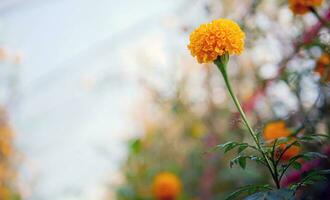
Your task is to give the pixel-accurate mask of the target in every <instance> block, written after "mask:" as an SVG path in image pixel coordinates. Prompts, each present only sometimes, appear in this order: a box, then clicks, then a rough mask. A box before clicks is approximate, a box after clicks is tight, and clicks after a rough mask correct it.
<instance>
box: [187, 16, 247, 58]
mask: <svg viewBox="0 0 330 200" xmlns="http://www.w3.org/2000/svg"><path fill="white" fill-rule="evenodd" d="M244 38H245V34H244V32H243V31H242V30H241V28H240V27H239V26H238V25H237V24H236V23H235V22H234V21H232V20H229V19H217V20H214V21H212V22H211V23H208V24H202V25H201V26H200V27H198V28H197V29H196V30H195V31H193V32H192V33H191V35H190V44H189V45H188V49H189V50H190V52H191V55H192V56H194V57H196V58H197V60H198V62H199V63H209V62H212V61H214V60H216V59H217V57H218V56H221V55H224V54H226V53H228V54H240V53H242V51H243V50H244Z"/></svg>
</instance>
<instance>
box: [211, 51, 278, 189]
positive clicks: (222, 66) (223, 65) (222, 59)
mask: <svg viewBox="0 0 330 200" xmlns="http://www.w3.org/2000/svg"><path fill="white" fill-rule="evenodd" d="M228 61H229V54H228V53H226V54H224V55H222V56H219V57H218V58H217V59H216V60H215V61H214V64H215V65H217V67H218V69H219V70H220V72H221V74H222V76H223V78H224V81H225V84H226V87H227V90H228V92H229V95H230V96H231V98H232V100H233V102H234V104H235V106H236V108H237V110H238V112H239V113H240V115H241V117H242V119H243V122H244V124H245V125H246V127H247V129H248V131H249V133H250V135H251V137H252V138H253V140H254V142H255V144H256V145H257V148H258V149H259V152H260V153H261V154H262V157H263V158H264V159H265V161H266V165H267V168H268V169H269V171H270V174H271V176H272V178H273V180H274V182H275V185H276V187H277V188H280V184H279V180H278V176H277V175H276V174H277V169H276V168H274V165H272V163H271V161H270V160H269V158H268V157H267V155H266V154H265V151H264V150H263V148H262V146H261V145H260V141H259V139H258V137H257V135H256V134H255V132H254V131H253V128H252V127H251V125H250V123H249V121H248V119H247V117H246V114H245V112H244V111H243V109H242V106H241V104H240V102H239V100H238V99H237V97H236V95H235V93H234V92H233V89H232V86H231V84H230V81H229V78H228V74H227V63H228Z"/></svg>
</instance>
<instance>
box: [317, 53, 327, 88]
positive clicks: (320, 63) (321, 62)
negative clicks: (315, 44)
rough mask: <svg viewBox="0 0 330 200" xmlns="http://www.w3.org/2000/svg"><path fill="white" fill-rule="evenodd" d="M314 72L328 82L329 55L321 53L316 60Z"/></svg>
mask: <svg viewBox="0 0 330 200" xmlns="http://www.w3.org/2000/svg"><path fill="white" fill-rule="evenodd" d="M314 71H315V72H316V73H318V74H319V75H320V77H321V78H322V79H323V80H325V81H326V82H330V55H329V54H323V55H321V56H320V58H319V59H318V60H317V62H316V67H315V69H314Z"/></svg>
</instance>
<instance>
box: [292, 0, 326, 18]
mask: <svg viewBox="0 0 330 200" xmlns="http://www.w3.org/2000/svg"><path fill="white" fill-rule="evenodd" d="M322 3H323V0H289V7H290V9H291V11H292V12H293V13H294V14H297V15H304V14H306V13H307V12H309V11H310V8H311V7H316V6H321V5H322Z"/></svg>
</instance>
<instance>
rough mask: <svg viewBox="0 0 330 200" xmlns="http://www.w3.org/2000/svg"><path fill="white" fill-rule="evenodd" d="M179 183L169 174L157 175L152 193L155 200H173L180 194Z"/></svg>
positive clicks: (176, 178)
mask: <svg viewBox="0 0 330 200" xmlns="http://www.w3.org/2000/svg"><path fill="white" fill-rule="evenodd" d="M181 187H182V186H181V181H180V180H179V178H178V177H177V176H176V175H174V174H172V173H169V172H163V173H160V174H158V175H157V176H156V177H155V179H154V182H153V193H154V196H155V198H156V199H157V200H175V199H177V197H178V196H179V195H180V193H181Z"/></svg>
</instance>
